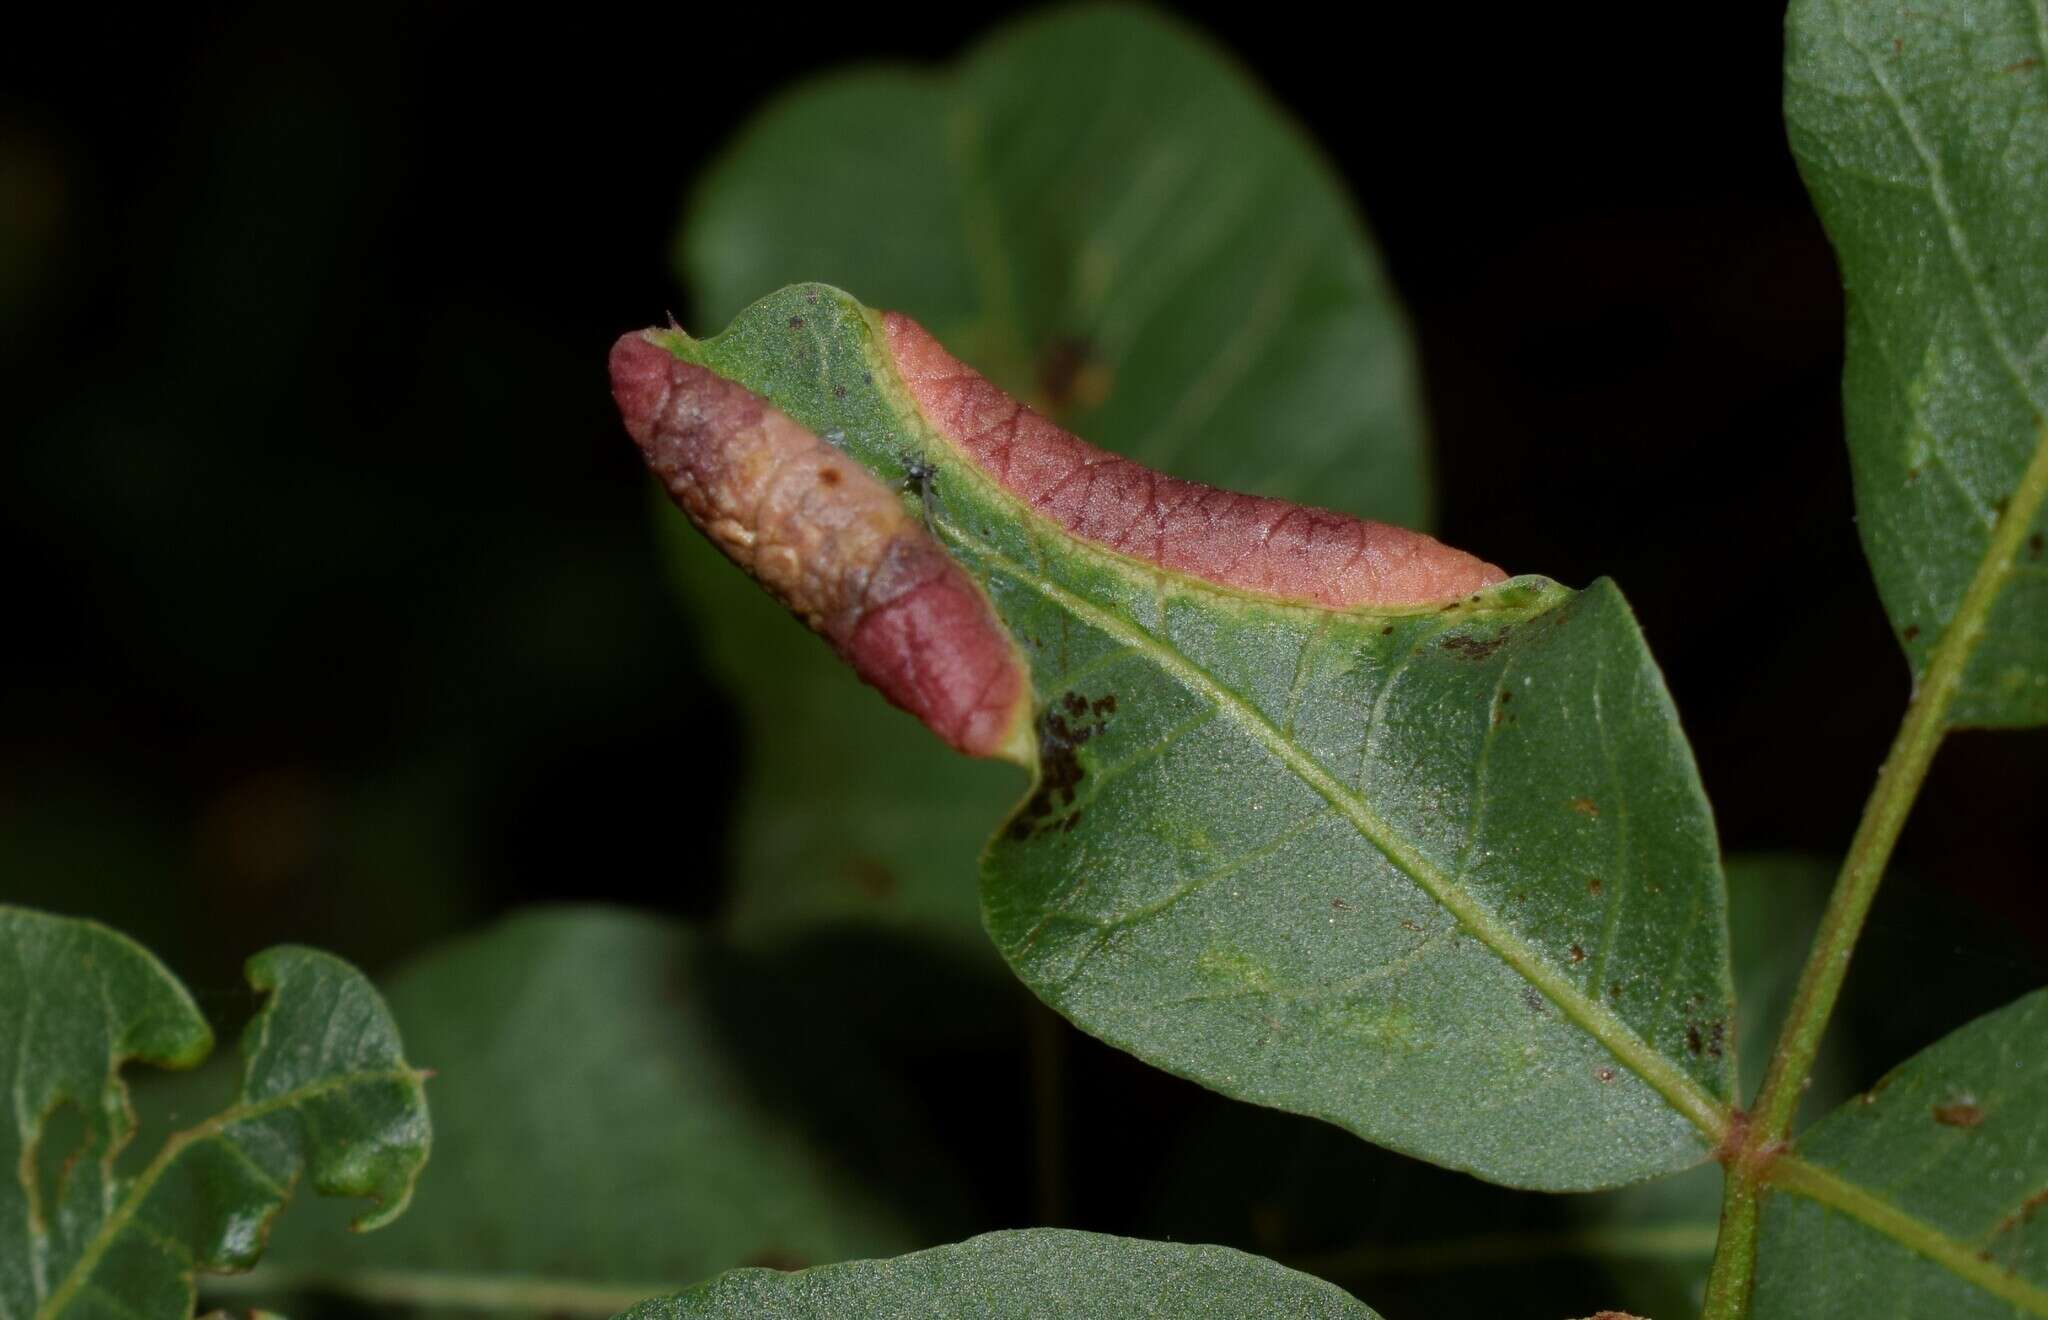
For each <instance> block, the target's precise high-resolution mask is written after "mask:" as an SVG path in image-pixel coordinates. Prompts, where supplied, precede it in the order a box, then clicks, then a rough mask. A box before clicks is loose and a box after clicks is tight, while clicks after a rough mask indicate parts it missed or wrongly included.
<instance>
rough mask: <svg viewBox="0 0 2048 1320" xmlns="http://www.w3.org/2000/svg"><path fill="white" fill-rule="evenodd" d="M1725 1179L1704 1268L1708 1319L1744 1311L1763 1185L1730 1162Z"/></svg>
mask: <svg viewBox="0 0 2048 1320" xmlns="http://www.w3.org/2000/svg"><path fill="white" fill-rule="evenodd" d="M1726 1179H1727V1181H1726V1182H1725V1183H1723V1184H1722V1188H1721V1231H1720V1236H1719V1237H1718V1238H1717V1239H1716V1240H1715V1242H1714V1264H1713V1266H1712V1268H1710V1269H1709V1270H1708V1271H1707V1304H1706V1312H1705V1314H1706V1315H1707V1317H1708V1318H1709V1320H1716V1318H1717V1317H1728V1318H1732V1317H1736V1316H1741V1315H1745V1314H1747V1313H1748V1311H1749V1284H1750V1275H1751V1274H1752V1272H1753V1271H1754V1270H1755V1268H1756V1221H1757V1211H1758V1209H1759V1208H1760V1206H1761V1203H1762V1200H1763V1188H1762V1186H1761V1185H1760V1184H1759V1182H1758V1181H1757V1179H1756V1177H1755V1176H1754V1175H1753V1174H1751V1173H1750V1172H1748V1171H1746V1170H1745V1171H1738V1168H1737V1166H1735V1165H1732V1164H1731V1165H1730V1166H1729V1167H1728V1170H1727V1174H1726Z"/></svg>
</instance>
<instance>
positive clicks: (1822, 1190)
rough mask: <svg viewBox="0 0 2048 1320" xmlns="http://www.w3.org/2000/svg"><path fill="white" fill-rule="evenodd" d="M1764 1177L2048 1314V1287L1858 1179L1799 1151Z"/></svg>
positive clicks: (2036, 1312) (2030, 1309)
mask: <svg viewBox="0 0 2048 1320" xmlns="http://www.w3.org/2000/svg"><path fill="white" fill-rule="evenodd" d="M1764 1177H1765V1181H1766V1182H1768V1183H1769V1184H1770V1185H1771V1186H1772V1187H1773V1188H1775V1189H1777V1190H1778V1191H1781V1192H1788V1193H1790V1194H1792V1195H1795V1196H1802V1197H1805V1198H1806V1199H1807V1200H1809V1201H1812V1202H1814V1203H1815V1204H1817V1205H1820V1206H1823V1207H1825V1208H1827V1209H1829V1210H1835V1211H1838V1212H1840V1213H1842V1214H1845V1215H1847V1216H1849V1217H1850V1218H1851V1219H1854V1220H1855V1221H1856V1222H1857V1223H1859V1224H1862V1225H1863V1226H1864V1227H1866V1228H1869V1229H1871V1230H1873V1231H1875V1232H1877V1233H1880V1234H1882V1235H1883V1236H1885V1237H1888V1238H1890V1239H1891V1240H1892V1241H1894V1242H1897V1243H1898V1244H1899V1245H1901V1246H1903V1247H1906V1248H1908V1249H1909V1250H1911V1251H1914V1252H1916V1253H1918V1254H1919V1255H1921V1256H1923V1257H1925V1258H1926V1259H1928V1260H1930V1261H1932V1262H1934V1263H1935V1264H1937V1265H1939V1266H1941V1267H1942V1268H1944V1269H1946V1270H1948V1271H1949V1272H1950V1273H1952V1274H1955V1275H1957V1276H1958V1277H1960V1278H1962V1279H1964V1280H1966V1281H1968V1282H1970V1283H1972V1284H1975V1285H1976V1286H1977V1287H1979V1288H1982V1289H1983V1290H1984V1291H1985V1292H1988V1293H1990V1294H1991V1295H1992V1296H1994V1297H1996V1298H1998V1299H1999V1300H2000V1301H2005V1302H2011V1303H2012V1304H2013V1305H2014V1306H2019V1307H2024V1308H2025V1309H2026V1311H2027V1313H2028V1314H2030V1315H2038V1316H2048V1288H2043V1287H2041V1286H2040V1285H2038V1284H2035V1283H2032V1282H2029V1281H2028V1280H2026V1279H2022V1278H2021V1277H2019V1275H2017V1274H2011V1273H2008V1272H2007V1271H2005V1270H2004V1269H2002V1268H2001V1267H1999V1266H1998V1265H1996V1264H1994V1263H1993V1262H1991V1261H1990V1260H1987V1259H1985V1258H1984V1257H1982V1256H1979V1255H1978V1254H1977V1251H1976V1250H1975V1249H1973V1248H1972V1247H1970V1246H1969V1245H1967V1244H1965V1243H1963V1242H1959V1241H1957V1240H1956V1239H1955V1238H1953V1237H1950V1236H1949V1235H1948V1234H1946V1233H1944V1232H1942V1231H1941V1230H1940V1229H1938V1228H1936V1227H1934V1225H1932V1224H1930V1223H1928V1222H1927V1221H1926V1220H1924V1219H1921V1218H1919V1217H1918V1216H1916V1215H1912V1214H1909V1213H1907V1212H1906V1211H1904V1210H1901V1209H1900V1208H1899V1207H1898V1206H1897V1205H1896V1204H1894V1203H1893V1202H1891V1201H1888V1200H1886V1199H1885V1198H1884V1197H1883V1196H1880V1195H1879V1194H1878V1193H1876V1192H1873V1191H1871V1190H1870V1189H1869V1188H1867V1187H1865V1186H1863V1185H1862V1184H1860V1183H1855V1182H1851V1181H1850V1180H1848V1179H1847V1178H1844V1177H1842V1176H1841V1175H1840V1174H1837V1173H1835V1172H1833V1171H1832V1170H1830V1169H1825V1168H1822V1167H1821V1166H1820V1165H1818V1164H1810V1163H1808V1162H1807V1161H1805V1160H1803V1159H1800V1158H1799V1157H1798V1156H1796V1155H1789V1154H1788V1155H1780V1156H1779V1157H1778V1158H1777V1159H1775V1160H1773V1161H1772V1162H1771V1165H1770V1169H1769V1171H1768V1172H1767V1173H1766V1174H1765V1175H1764Z"/></svg>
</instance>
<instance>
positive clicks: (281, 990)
mask: <svg viewBox="0 0 2048 1320" xmlns="http://www.w3.org/2000/svg"><path fill="white" fill-rule="evenodd" d="M249 980H250V984H252V985H253V986H255V987H256V988H257V989H258V990H260V991H263V992H266V993H267V994H268V996H269V998H268V999H267V1000H266V1002H265V1004H264V1006H263V1008H262V1010H261V1012H260V1013H259V1014H258V1015H257V1017H256V1019H255V1020H254V1021H253V1022H251V1023H250V1025H249V1028H248V1030H247V1032H246V1033H245V1036H244V1039H243V1045H242V1054H243V1069H242V1086H241V1092H240V1095H239V1096H238V1098H237V1100H236V1102H235V1103H234V1104H233V1105H232V1106H230V1107H229V1108H227V1109H224V1110H222V1111H221V1112H220V1113H218V1114H215V1115H214V1116H213V1117H212V1118H209V1119H207V1120H206V1121H205V1122H203V1123H200V1124H198V1125H197V1126H195V1127H192V1128H188V1129H186V1130H185V1131H183V1132H180V1133H177V1134H176V1135H174V1136H172V1137H171V1138H170V1140H169V1141H168V1142H166V1144H165V1145H164V1147H163V1149H162V1151H161V1152H159V1153H158V1155H157V1156H156V1158H155V1159H154V1160H153V1161H151V1162H150V1163H149V1164H148V1165H147V1166H146V1167H145V1168H143V1169H142V1170H141V1171H140V1172H139V1173H137V1174H135V1175H134V1176H132V1177H117V1176H116V1174H115V1171H114V1161H115V1158H116V1157H117V1156H118V1155H119V1154H120V1153H121V1149H122V1147H123V1146H124V1145H125V1144H126V1143H127V1142H128V1140H129V1139H130V1137H132V1136H133V1135H134V1118H133V1116H132V1114H131V1113H130V1111H129V1108H128V1100H127V1091H126V1087H125V1085H124V1084H123V1082H122V1080H121V1077H120V1073H119V1070H120V1068H121V1065H122V1064H124V1063H126V1062H128V1061H129V1060H131V1059H140V1060H143V1061H145V1062H149V1063H156V1064H162V1065H164V1066H168V1067H180V1068H182V1067H190V1066H192V1065H193V1064H195V1063H197V1062H198V1061H199V1060H200V1059H201V1058H202V1057H203V1056H204V1055H205V1054H206V1053H207V1051H208V1050H209V1049H210V1048H211V1045H212V1035H211V1033H210V1032H209V1031H208V1029H207V1026H206V1023H205V1020H204V1019H203V1018H202V1017H201V1016H200V1014H199V1012H198V1010H197V1009H196V1008H195V1007H194V1005H193V1003H192V1000H191V997H190V996H189V995H187V994H186V993H185V990H184V988H183V987H182V986H180V985H179V984H178V982H177V980H176V979H175V978H174V977H172V976H171V975H170V973H169V972H167V971H166V970H164V968H163V966H162V964H160V963H158V962H157V961H156V960H155V959H154V958H153V957H151V956H150V955H149V954H148V953H147V952H146V951H145V950H143V949H142V948H141V947H140V946H139V945H136V944H135V943H133V942H132V941H130V940H128V939H126V938H124V937H123V936H120V935H118V934H115V933H114V932H113V931H110V930H108V929H106V928H105V927H103V926H100V925H97V924H95V923H93V922H89V921H79V920H72V919H68V918H62V917H52V916H45V915H43V914H40V913H34V912H29V911H26V910H23V909H20V908H7V907H0V1004H4V1005H7V1006H9V1008H10V1010H12V1011H10V1012H9V1013H7V1014H5V1015H4V1016H0V1069H5V1070H6V1071H5V1072H4V1073H0V1080H4V1081H5V1082H6V1083H7V1090H8V1093H9V1094H11V1095H12V1097H13V1102H14V1110H15V1113H14V1118H15V1121H14V1123H13V1124H11V1125H9V1126H8V1128H7V1129H6V1130H5V1134H4V1135H0V1160H4V1161H5V1165H6V1167H8V1168H12V1169H17V1170H19V1171H20V1176H19V1177H18V1178H17V1179H16V1180H15V1182H14V1185H13V1186H11V1187H8V1188H5V1189H4V1190H0V1242H5V1243H7V1244H8V1245H7V1247H6V1248H5V1249H0V1315H7V1316H15V1317H35V1320H57V1318H58V1317H64V1320H84V1318H86V1317H97V1318H99V1320H144V1318H146V1320H185V1317H187V1316H189V1315H191V1314H192V1303H193V1296H194V1293H193V1287H192V1275H193V1272H194V1271H195V1270H206V1271H213V1272H228V1271H236V1270H244V1269H247V1268H249V1267H250V1266H251V1265H252V1264H254V1263H255V1260H256V1257H257V1256H258V1255H259V1254H260V1253H261V1252H262V1249H263V1244H264V1239H265V1237H266V1236H267V1234H268V1232H269V1225H270V1221H271V1220H272V1219H273V1218H274V1217H275V1216H276V1214H277V1213H278V1211H279V1210H281V1209H282V1208H283V1206H284V1203H285V1201H286V1200H287V1199H288V1198H289V1197H290V1195H291V1193H292V1190H293V1189H294V1188H295V1187H296V1186H297V1184H298V1182H299V1180H300V1178H301V1177H302V1176H306V1175H309V1174H310V1177H311V1181H312V1185H313V1188H314V1190H315V1191H317V1192H319V1193H321V1194H322V1195H325V1196H349V1197H367V1198H370V1199H371V1200H374V1201H375V1202H376V1203H377V1205H376V1208H375V1209H374V1210H372V1211H370V1212H368V1213H365V1214H363V1215H362V1216H361V1217H360V1218H359V1219H358V1220H357V1226H358V1227H359V1228H373V1227H377V1226H379V1225H381V1224H383V1223H386V1222H388V1221H389V1220H390V1219H392V1218H393V1217H395V1216H396V1215H397V1214H399V1212H400V1211H402V1210H403V1209H404V1208H405V1204H406V1202H407V1200H408V1198H409V1197H410V1196H411V1193H412V1185H413V1181H414V1179H415V1178H416V1177H417V1176H418V1173H419V1169H420V1166H421V1165H422V1164H423V1163H424V1162H425V1160H426V1155H427V1146H428V1142H429V1132H428V1121H427V1110H426V1101H425V1097H424V1095H423V1093H422V1089H421V1083H420V1077H419V1075H418V1074H417V1073H416V1072H415V1071H414V1070H413V1069H412V1068H411V1067H409V1066H408V1065H407V1064H406V1062H405V1059H404V1057H403V1054H402V1053H401V1050H400V1045H399V1039H398V1034H397V1031H396V1029H395V1028H394V1027H393V1026H392V1023H391V1019H390V1016H389V1015H388V1014H387V1013H386V1012H385V1009H384V1005H383V1002H382V1001H381V1000H380V999H378V998H377V995H376V992H375V991H374V990H372V989H371V988H370V986H369V983H368V982H367V981H365V980H364V979H363V978H362V977H361V975H360V974H358V973H357V972H356V971H355V970H354V969H353V968H350V967H349V966H348V965H346V964H345V963H342V962H341V961H340V960H338V959H335V958H332V957H330V956H328V955H326V954H323V953H318V952H316V951H314V950H311V949H302V948H295V947H290V946H281V947H278V948H275V949H271V950H269V951H268V952H266V953H262V954H259V955H257V956H256V957H255V958H252V959H250V961H249ZM65 1111H69V1112H70V1113H71V1114H72V1115H74V1116H75V1117H76V1118H77V1119H79V1120H80V1121H79V1122H78V1123H76V1124H75V1125H74V1126H75V1127H76V1128H78V1129H80V1130H81V1135H80V1136H79V1137H78V1139H77V1140H76V1143H75V1144H74V1145H73V1146H72V1147H71V1149H70V1150H68V1151H63V1152H53V1151H45V1150H42V1149H40V1144H41V1141H42V1139H43V1138H44V1137H45V1136H46V1135H47V1134H48V1133H49V1132H51V1131H52V1130H53V1123H54V1122H55V1121H56V1120H58V1119H59V1116H60V1115H61V1114H62V1113H64V1112H65ZM24 1242H25V1243H26V1250H25V1251H23V1250H19V1249H17V1244H21V1243H24Z"/></svg>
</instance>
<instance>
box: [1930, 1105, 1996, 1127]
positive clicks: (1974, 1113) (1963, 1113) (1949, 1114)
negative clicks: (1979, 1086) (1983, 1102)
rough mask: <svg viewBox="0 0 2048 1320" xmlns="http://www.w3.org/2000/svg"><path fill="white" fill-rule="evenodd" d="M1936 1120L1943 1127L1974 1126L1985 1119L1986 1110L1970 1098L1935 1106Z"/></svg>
mask: <svg viewBox="0 0 2048 1320" xmlns="http://www.w3.org/2000/svg"><path fill="white" fill-rule="evenodd" d="M1934 1121H1935V1122H1937V1123H1939V1124H1941V1125H1942V1126H1943V1127H1953V1128H1973V1127H1976V1126H1977V1125H1978V1124H1980V1123H1982V1122H1983V1121H1984V1110H1983V1108H1982V1107H1981V1106H1979V1105H1977V1104H1975V1103H1974V1102H1972V1101H1969V1100H1957V1101H1955V1102H1953V1103H1951V1104H1946V1105H1936V1106H1934Z"/></svg>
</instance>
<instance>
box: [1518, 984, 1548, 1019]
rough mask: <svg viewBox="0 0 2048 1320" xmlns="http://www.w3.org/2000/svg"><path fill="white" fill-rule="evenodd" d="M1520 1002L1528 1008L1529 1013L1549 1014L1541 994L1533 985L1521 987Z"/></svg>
mask: <svg viewBox="0 0 2048 1320" xmlns="http://www.w3.org/2000/svg"><path fill="white" fill-rule="evenodd" d="M1522 1002H1523V1003H1524V1004H1527V1005H1528V1006H1529V1011H1530V1012H1531V1013H1539V1014H1545V1015H1547V1014H1548V1013H1549V1012H1550V1006H1549V1005H1548V1004H1546V1003H1545V1002H1544V1001H1543V992H1542V991H1540V990H1538V989H1537V988H1536V987H1535V986H1533V985H1525V986H1523V987H1522Z"/></svg>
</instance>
